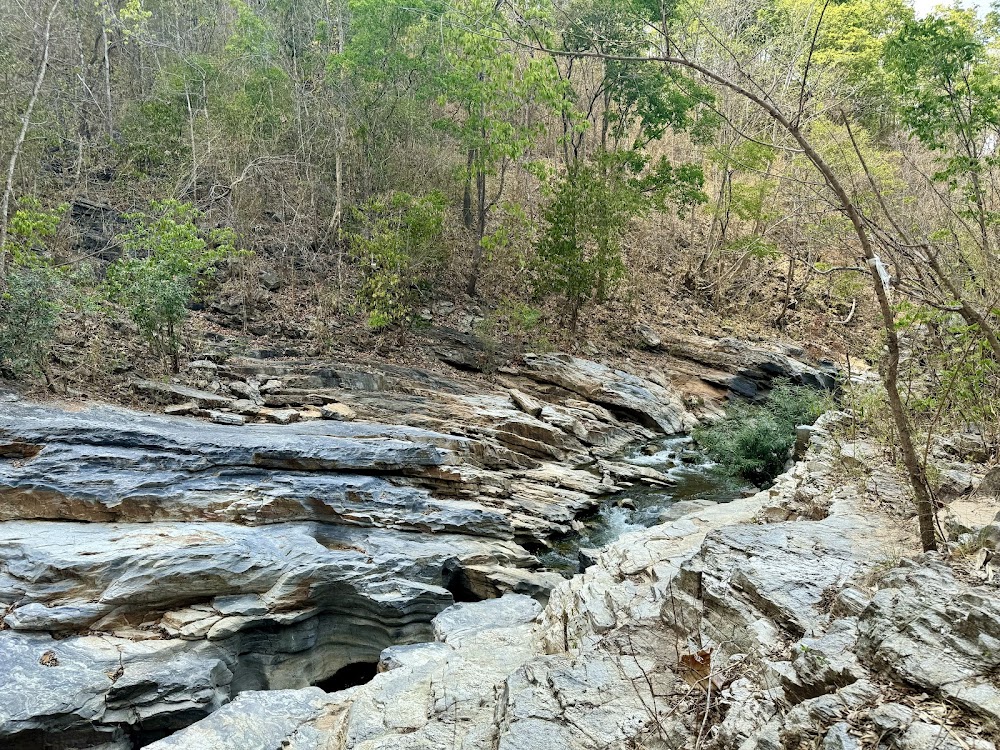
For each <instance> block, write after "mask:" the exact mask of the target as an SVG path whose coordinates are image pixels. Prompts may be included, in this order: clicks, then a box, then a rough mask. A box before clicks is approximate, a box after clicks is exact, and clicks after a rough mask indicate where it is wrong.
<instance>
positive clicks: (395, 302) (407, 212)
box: [347, 192, 447, 329]
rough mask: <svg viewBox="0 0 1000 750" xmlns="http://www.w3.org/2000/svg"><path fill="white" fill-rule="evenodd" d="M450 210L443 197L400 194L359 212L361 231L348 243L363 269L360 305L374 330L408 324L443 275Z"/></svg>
mask: <svg viewBox="0 0 1000 750" xmlns="http://www.w3.org/2000/svg"><path fill="white" fill-rule="evenodd" d="M446 205H447V201H446V199H445V197H444V195H443V194H441V193H431V194H429V195H426V196H413V195H410V194H409V193H402V192H395V193H389V194H387V195H383V196H379V197H377V198H373V199H372V200H370V201H369V202H368V203H367V204H365V205H364V206H362V207H361V208H358V209H355V210H354V212H353V214H354V216H353V218H354V223H355V225H356V226H355V227H354V228H353V230H352V231H351V232H349V233H348V235H347V241H348V244H349V246H350V249H351V255H352V257H353V258H354V259H355V260H356V261H357V262H358V263H359V264H360V265H361V271H362V275H363V281H362V284H361V288H360V289H359V290H358V301H359V303H360V304H361V305H362V307H363V308H364V309H365V311H366V312H367V314H368V324H369V325H370V326H371V327H372V328H375V329H379V328H385V327H387V326H390V325H394V324H398V323H403V322H405V321H407V320H408V319H409V318H410V316H411V313H412V311H413V306H414V304H415V302H416V300H417V299H419V296H420V293H421V292H422V291H424V290H426V288H427V286H428V285H429V284H431V283H432V282H433V281H434V279H435V277H436V276H437V274H438V272H439V271H440V270H441V268H442V266H443V264H444V261H445V257H446V256H445V253H444V250H443V248H442V244H441V234H442V231H443V228H444V210H445V206H446Z"/></svg>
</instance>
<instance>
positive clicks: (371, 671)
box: [315, 661, 378, 693]
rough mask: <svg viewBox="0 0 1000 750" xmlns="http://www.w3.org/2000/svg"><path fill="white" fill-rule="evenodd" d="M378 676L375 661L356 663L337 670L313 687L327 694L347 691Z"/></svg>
mask: <svg viewBox="0 0 1000 750" xmlns="http://www.w3.org/2000/svg"><path fill="white" fill-rule="evenodd" d="M377 674H378V662H377V661H358V662H354V663H353V664H348V665H347V666H346V667H341V668H340V669H338V670H337V671H336V672H335V673H334V675H333V676H332V677H327V678H326V679H325V680H320V681H319V682H317V683H315V686H316V687H318V688H319V689H320V690H324V691H326V692H327V693H336V692H337V691H338V690H347V688H349V687H355V686H356V685H364V684H365V683H366V682H370V681H371V679H372V678H373V677H374V676H375V675H377Z"/></svg>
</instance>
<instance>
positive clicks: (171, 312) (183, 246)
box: [105, 200, 239, 372]
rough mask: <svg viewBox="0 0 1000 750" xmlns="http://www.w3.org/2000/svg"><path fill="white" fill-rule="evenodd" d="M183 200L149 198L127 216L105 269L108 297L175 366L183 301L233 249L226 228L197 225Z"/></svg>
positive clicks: (184, 315) (177, 364) (184, 307)
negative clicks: (117, 253)
mask: <svg viewBox="0 0 1000 750" xmlns="http://www.w3.org/2000/svg"><path fill="white" fill-rule="evenodd" d="M198 216H199V214H198V212H197V211H196V210H195V209H194V208H192V206H191V204H189V203H180V202H178V201H174V200H168V201H163V202H153V203H152V205H151V206H150V212H149V213H134V214H129V215H127V216H126V217H125V218H126V220H128V221H129V222H131V227H130V228H129V229H128V230H127V231H125V232H123V233H122V234H121V235H119V238H118V239H119V241H120V242H121V245H122V249H123V253H122V256H121V258H119V259H118V260H116V261H115V262H114V263H112V264H111V266H109V268H108V272H107V277H106V279H105V286H106V292H107V295H108V297H109V298H110V299H111V300H112V301H114V302H117V303H118V304H121V305H122V306H123V307H124V308H125V309H126V310H127V311H128V314H129V317H130V318H131V319H132V322H133V323H135V324H136V326H137V327H138V328H139V331H140V333H141V334H142V335H143V337H145V338H146V340H147V341H148V342H149V345H150V347H151V348H152V349H153V351H155V352H156V353H158V354H161V355H164V356H167V357H169V359H170V362H171V366H172V368H173V371H174V372H178V371H179V370H180V362H179V359H180V347H181V332H182V327H183V324H184V321H185V319H186V318H187V313H188V310H187V308H188V305H189V304H190V302H191V300H192V298H193V297H194V295H195V294H196V293H197V291H198V289H199V286H200V285H201V284H202V282H204V281H205V280H206V279H207V278H209V277H211V276H212V274H213V273H214V266H215V265H216V264H217V263H218V262H219V261H221V260H223V259H225V258H229V257H233V256H234V255H236V254H237V253H238V252H239V251H238V250H237V249H236V246H235V239H236V238H235V235H234V233H233V231H232V230H231V229H228V228H225V229H213V230H211V231H209V232H208V233H207V234H205V233H203V232H201V230H199V229H198V227H197V225H196V224H195V221H196V220H197V219H198Z"/></svg>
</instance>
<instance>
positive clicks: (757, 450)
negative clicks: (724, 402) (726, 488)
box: [694, 382, 830, 486]
mask: <svg viewBox="0 0 1000 750" xmlns="http://www.w3.org/2000/svg"><path fill="white" fill-rule="evenodd" d="M829 404H830V399H829V396H828V394H825V393H823V392H821V391H817V390H815V389H812V388H806V387H803V386H795V385H791V384H789V383H787V382H779V383H777V384H776V385H775V387H774V388H773V389H772V390H771V392H770V393H769V394H768V396H767V399H766V400H765V401H764V402H763V403H761V404H748V403H745V402H737V403H734V404H733V405H732V406H731V407H730V408H729V410H728V416H727V417H726V419H724V420H722V421H721V422H717V423H715V424H713V425H709V426H707V427H701V428H698V429H696V430H695V432H694V438H695V440H696V441H697V442H698V444H699V445H701V447H702V448H703V449H704V450H705V452H706V453H707V454H708V456H709V457H710V458H711V459H712V460H713V461H715V462H717V463H718V464H719V465H720V467H721V468H722V470H723V471H725V472H726V473H728V474H732V475H734V476H739V477H742V478H743V479H746V480H748V481H750V482H753V483H754V484H756V485H758V486H761V485H766V484H769V483H770V482H772V481H773V480H774V478H775V477H776V476H778V474H780V473H781V472H782V471H783V470H784V467H785V462H786V461H787V460H788V454H789V451H790V450H791V448H792V446H793V445H794V444H795V427H796V426H797V425H800V424H812V423H813V422H815V421H816V419H817V418H818V417H819V415H820V414H822V413H823V412H824V411H826V410H827V409H828V408H829Z"/></svg>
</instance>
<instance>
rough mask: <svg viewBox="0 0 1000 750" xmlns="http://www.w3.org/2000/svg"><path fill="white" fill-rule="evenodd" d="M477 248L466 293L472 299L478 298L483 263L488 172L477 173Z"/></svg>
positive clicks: (473, 252) (473, 249) (474, 250)
mask: <svg viewBox="0 0 1000 750" xmlns="http://www.w3.org/2000/svg"><path fill="white" fill-rule="evenodd" d="M476 201H477V204H478V205H477V206H476V219H477V221H476V246H475V247H474V248H472V271H471V272H470V273H469V283H468V284H467V285H466V288H465V291H466V292H467V293H468V295H469V296H470V297H475V296H476V285H477V284H478V283H479V269H480V266H481V265H482V263H483V238H484V237H485V236H486V212H487V207H486V172H484V171H483V170H482V169H478V170H477V171H476Z"/></svg>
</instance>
